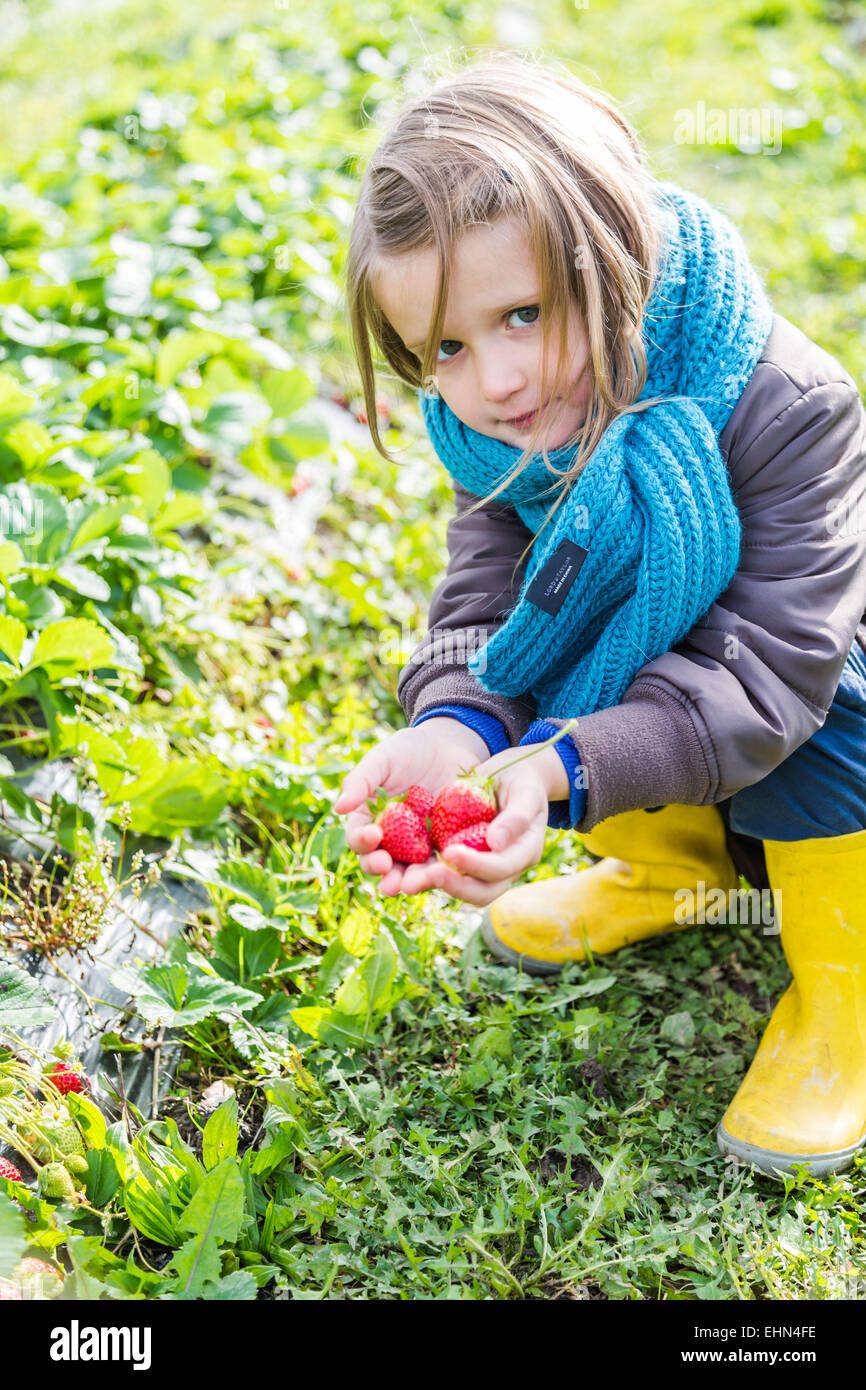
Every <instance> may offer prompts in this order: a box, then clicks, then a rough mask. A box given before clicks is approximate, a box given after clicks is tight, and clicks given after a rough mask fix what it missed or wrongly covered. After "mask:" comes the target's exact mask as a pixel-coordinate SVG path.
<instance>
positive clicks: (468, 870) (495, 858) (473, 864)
mask: <svg viewBox="0 0 866 1390" xmlns="http://www.w3.org/2000/svg"><path fill="white" fill-rule="evenodd" d="M543 845H544V841H543V839H542V841H541V846H540V847H539V846H538V844H537V837H536V836H535V835H534V834H531V833H530V832H525V833H524V834H523V835H521V837H520V839H519V840H515V841H514V843H513V844H512V845H510V846H509V847H508V849H507V850H503V852H502V853H501V854H496V853H494V852H493V851H491V850H483V849H470V848H469V847H468V845H451V846H447V847H446V848H445V849H444V850H443V851H442V854H443V856H444V858H445V861H446V863H447V864H449V865H451V866H452V867H453V868H454V869H455V870H459V871H460V872H461V873H464V874H468V875H469V876H470V877H471V878H476V879H480V880H481V882H482V883H496V882H497V881H498V880H499V879H503V878H516V877H517V876H518V874H522V873H523V871H524V869H528V868H529V867H530V866H531V865H532V864H537V863H538V860H539V859H540V857H541V849H542V848H543Z"/></svg>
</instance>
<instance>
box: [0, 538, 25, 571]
mask: <svg viewBox="0 0 866 1390" xmlns="http://www.w3.org/2000/svg"><path fill="white" fill-rule="evenodd" d="M23 560H24V556H23V555H22V553H21V549H20V547H19V546H17V545H16V544H15V542H14V541H2V542H0V575H3V576H4V577H5V576H6V575H9V574H15V572H16V570H20V568H21V565H22V562H23Z"/></svg>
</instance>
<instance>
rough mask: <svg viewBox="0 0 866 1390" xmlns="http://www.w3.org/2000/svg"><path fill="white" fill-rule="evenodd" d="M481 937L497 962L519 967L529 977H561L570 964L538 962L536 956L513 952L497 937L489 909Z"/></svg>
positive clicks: (486, 909) (483, 923)
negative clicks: (566, 966) (564, 968)
mask: <svg viewBox="0 0 866 1390" xmlns="http://www.w3.org/2000/svg"><path fill="white" fill-rule="evenodd" d="M481 935H482V936H483V937H484V940H485V942H486V943H487V946H488V947H489V949H490V951H491V953H492V954H493V955H494V956H496V958H497V960H501V961H502V962H503V963H504V964H505V965H514V966H517V967H518V968H519V969H520V970H523V971H524V973H525V974H527V975H559V974H560V972H561V971H562V969H563V967H564V965H567V964H569V962H568V961H564V962H563V963H562V964H561V965H560V964H558V963H557V962H556V961H551V960H536V959H535V958H534V956H523V955H521V954H520V952H519V951H512V949H511V947H510V946H506V944H505V942H504V941H500V939H499V937H498V936H497V935H496V932H495V930H494V927H493V923H492V922H491V920H490V910H489V908H485V909H484V913H483V915H482V918H481Z"/></svg>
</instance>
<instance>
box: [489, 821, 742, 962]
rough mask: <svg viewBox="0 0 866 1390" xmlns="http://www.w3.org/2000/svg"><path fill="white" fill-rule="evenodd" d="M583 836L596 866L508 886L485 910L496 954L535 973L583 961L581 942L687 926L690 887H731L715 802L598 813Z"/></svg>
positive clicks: (735, 878) (601, 948)
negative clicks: (600, 816)
mask: <svg viewBox="0 0 866 1390" xmlns="http://www.w3.org/2000/svg"><path fill="white" fill-rule="evenodd" d="M582 839H583V842H584V844H585V845H586V847H587V849H588V850H589V851H590V852H591V853H592V854H597V855H600V856H603V857H602V858H600V859H599V862H598V863H597V864H591V865H590V866H589V867H588V868H586V869H579V870H578V872H577V873H576V874H568V875H565V876H560V877H558V878H548V879H542V880H541V881H540V882H537V883H522V884H520V886H519V887H517V888H509V889H508V891H507V892H505V893H503V894H502V896H501V897H499V898H497V899H496V901H495V902H493V903H491V904H490V906H489V907H488V908H487V909H486V910H485V912H484V915H483V917H482V921H481V932H482V935H483V937H484V940H485V941H486V942H487V945H488V946H489V947H490V950H491V951H492V952H493V954H494V955H495V956H497V957H498V958H499V959H500V960H502V961H506V962H507V963H508V964H509V965H520V966H521V967H522V969H523V970H525V971H527V972H528V973H529V974H532V975H552V974H556V973H557V972H558V971H560V970H561V969H562V967H563V966H564V965H566V964H568V963H569V962H570V961H579V960H583V959H584V958H585V956H586V946H587V944H588V945H589V948H590V950H591V951H592V953H593V954H594V955H595V954H598V955H606V954H607V953H608V952H610V951H617V950H619V948H620V946H626V945H630V944H631V943H632V942H635V941H643V940H644V939H645V938H646V937H649V936H659V935H661V934H662V933H663V932H671V931H681V930H683V928H685V927H688V926H691V925H692V923H691V922H690V921H688V920H685V917H686V914H685V911H684V909H683V903H684V901H685V900H684V898H683V897H682V896H680V897H679V898H675V896H674V895H675V894H676V893H678V892H681V890H683V889H688V890H690V891H691V892H692V893H694V894H695V895H696V897H698V898H700V892H701V889H700V884H701V882H703V884H704V891H705V892H707V893H708V892H709V891H710V890H711V889H717V888H720V889H722V891H723V892H725V893H727V892H728V891H729V890H730V889H732V888H734V889H735V888H736V887H737V885H738V883H739V875H738V873H737V871H736V869H735V867H734V864H733V861H732V859H731V857H730V855H729V854H728V850H727V846H726V843H725V825H724V821H723V820H722V817H721V813H720V812H719V810H718V808H717V807H716V806H678V805H675V806H663V807H662V809H661V810H660V811H625V812H623V814H621V815H618V816H610V817H609V818H608V819H607V820H604V821H601V822H600V823H599V824H598V825H597V826H596V827H595V829H594V830H592V831H591V832H590V833H589V834H588V835H584V836H582Z"/></svg>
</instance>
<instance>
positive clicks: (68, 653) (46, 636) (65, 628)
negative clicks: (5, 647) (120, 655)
mask: <svg viewBox="0 0 866 1390" xmlns="http://www.w3.org/2000/svg"><path fill="white" fill-rule="evenodd" d="M113 657H114V644H113V643H112V641H111V639H110V638H109V636H108V633H107V632H106V631H105V629H104V628H103V627H100V626H99V623H95V622H92V621H91V619H90V618H74V619H67V620H64V621H62V622H59V623H49V624H48V626H47V627H45V628H43V629H42V631H41V632H40V634H39V638H38V640H37V642H36V646H35V648H34V650H33V653H32V655H31V657H30V660H29V661H28V663H27V666H26V667H25V670H27V671H33V670H35V669H36V668H37V667H39V666H42V667H44V668H45V670H46V671H47V672H48V674H49V675H50V676H63V675H68V674H69V673H70V672H72V671H90V670H94V669H95V668H96V667H99V666H109V665H111V662H112V659H113Z"/></svg>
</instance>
